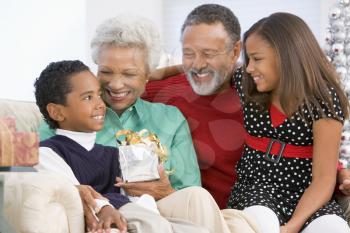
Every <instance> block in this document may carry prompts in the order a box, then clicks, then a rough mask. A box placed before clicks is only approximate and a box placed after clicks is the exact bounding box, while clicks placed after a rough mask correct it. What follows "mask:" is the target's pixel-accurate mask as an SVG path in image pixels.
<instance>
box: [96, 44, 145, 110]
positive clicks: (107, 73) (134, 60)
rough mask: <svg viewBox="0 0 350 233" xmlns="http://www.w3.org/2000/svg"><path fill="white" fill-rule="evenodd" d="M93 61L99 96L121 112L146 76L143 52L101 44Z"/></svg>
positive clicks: (129, 103) (143, 84)
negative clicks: (99, 88) (95, 64)
mask: <svg viewBox="0 0 350 233" xmlns="http://www.w3.org/2000/svg"><path fill="white" fill-rule="evenodd" d="M97 61H98V62H97V63H98V64H97V65H98V71H97V78H98V79H99V80H100V83H101V87H102V90H103V95H102V96H103V99H104V101H105V103H106V104H107V105H108V106H109V107H110V108H112V109H113V110H114V111H115V112H116V113H117V114H118V115H121V114H122V113H123V112H124V111H125V110H126V109H127V108H129V107H130V106H131V105H132V104H134V103H135V101H136V99H137V98H138V97H140V96H141V94H142V93H143V92H144V90H145V85H146V82H147V76H148V72H147V69H146V56H145V52H144V50H142V49H140V48H127V47H116V46H111V45H104V46H102V48H101V50H100V53H99V55H98V59H97Z"/></svg>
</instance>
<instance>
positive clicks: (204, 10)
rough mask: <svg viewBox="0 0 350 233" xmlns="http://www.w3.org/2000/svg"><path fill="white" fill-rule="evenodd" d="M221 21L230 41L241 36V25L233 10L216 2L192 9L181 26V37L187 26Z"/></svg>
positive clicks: (235, 40) (236, 39) (234, 40)
mask: <svg viewBox="0 0 350 233" xmlns="http://www.w3.org/2000/svg"><path fill="white" fill-rule="evenodd" d="M201 23H204V24H209V25H211V24H216V23H222V25H223V26H224V28H225V30H226V32H227V34H228V35H229V37H230V39H231V42H233V43H235V42H237V41H238V40H240V38H241V26H240V24H239V21H238V19H237V17H236V16H235V15H234V14H233V12H232V11H231V10H230V9H229V8H227V7H224V6H221V5H218V4H203V5H200V6H198V7H196V8H195V9H193V10H192V11H191V12H190V13H189V15H188V16H187V18H186V20H185V22H184V24H183V25H182V28H181V37H182V35H183V32H184V30H185V28H186V27H187V26H192V25H198V24H201Z"/></svg>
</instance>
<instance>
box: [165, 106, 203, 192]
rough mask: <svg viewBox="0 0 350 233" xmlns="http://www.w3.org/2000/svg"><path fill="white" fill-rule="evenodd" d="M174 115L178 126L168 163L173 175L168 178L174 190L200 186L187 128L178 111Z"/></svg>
mask: <svg viewBox="0 0 350 233" xmlns="http://www.w3.org/2000/svg"><path fill="white" fill-rule="evenodd" d="M176 113H177V114H178V117H177V118H178V119H179V122H180V124H179V126H178V128H177V129H176V132H175V135H174V138H173V140H172V143H171V148H170V157H169V161H168V163H169V164H170V167H169V169H170V171H171V170H172V169H174V172H173V174H171V175H170V176H169V179H170V182H171V185H172V187H173V188H174V189H176V190H179V189H182V188H186V187H189V186H201V180H200V171H199V166H198V161H197V156H196V152H195V150H194V147H193V143H192V138H191V134H190V130H189V126H188V124H187V121H186V119H185V117H184V116H183V115H182V114H181V113H180V111H179V110H177V111H176ZM167 169H168V168H167Z"/></svg>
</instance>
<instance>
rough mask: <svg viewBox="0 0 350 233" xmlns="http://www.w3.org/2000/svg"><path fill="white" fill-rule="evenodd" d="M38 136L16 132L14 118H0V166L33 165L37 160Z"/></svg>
mask: <svg viewBox="0 0 350 233" xmlns="http://www.w3.org/2000/svg"><path fill="white" fill-rule="evenodd" d="M38 150H39V137H38V134H37V133H35V132H18V131H17V130H16V121H15V119H14V118H11V117H6V118H0V166H3V167H7V166H33V165H35V164H37V163H38V161H39V153H38Z"/></svg>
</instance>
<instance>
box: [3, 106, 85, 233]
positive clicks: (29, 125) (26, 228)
mask: <svg viewBox="0 0 350 233" xmlns="http://www.w3.org/2000/svg"><path fill="white" fill-rule="evenodd" d="M4 116H13V117H15V118H16V126H17V129H18V130H19V131H34V132H35V131H36V130H37V128H38V125H39V122H40V120H41V115H40V113H39V110H38V108H37V106H36V105H35V103H33V102H24V101H13V100H4V99H0V117H4ZM0 176H3V177H4V210H2V211H3V213H4V215H5V217H6V219H7V222H8V223H9V224H10V225H11V226H12V228H13V229H14V230H15V231H16V232H26V233H68V232H71V233H82V232H84V216H83V208H82V204H81V200H80V197H79V193H78V191H77V189H76V188H75V187H74V186H73V185H72V184H71V183H70V182H69V181H68V180H66V178H65V177H61V176H59V175H57V174H52V173H41V172H40V173H39V172H0ZM0 201H1V200H0ZM0 211H1V210H0ZM0 228H1V226H0ZM0 232H2V231H1V230H0Z"/></svg>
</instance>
